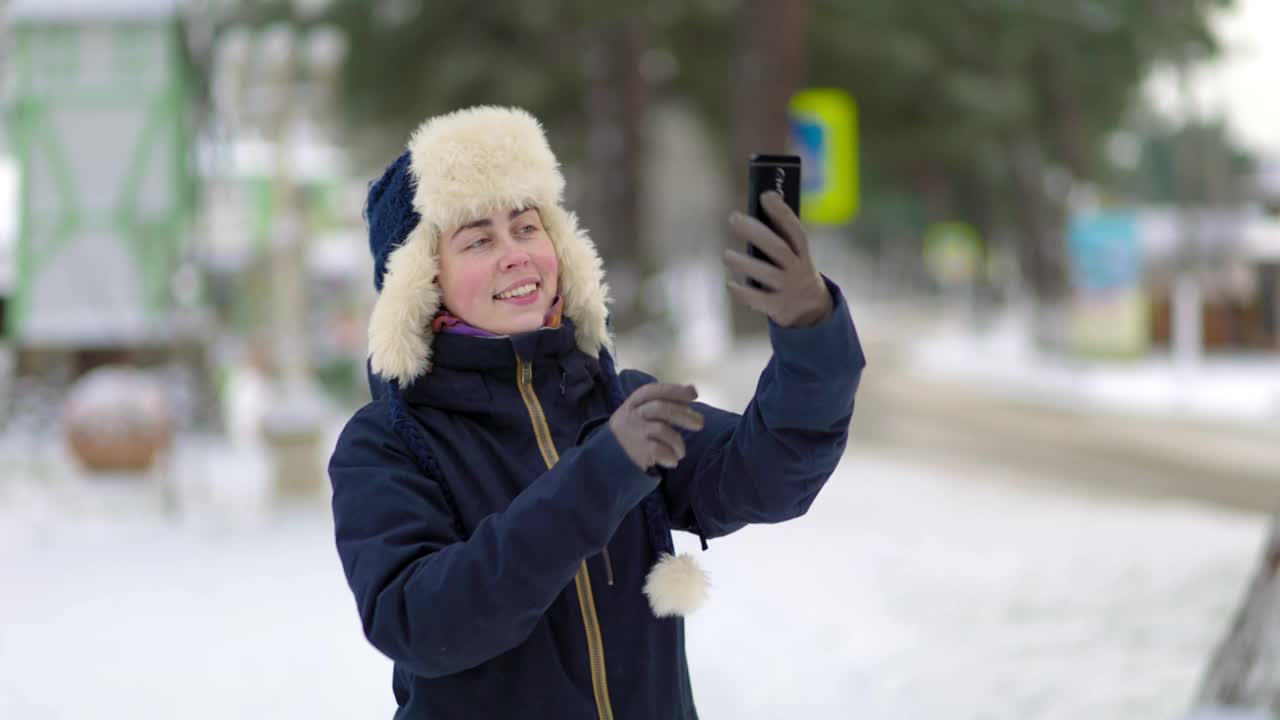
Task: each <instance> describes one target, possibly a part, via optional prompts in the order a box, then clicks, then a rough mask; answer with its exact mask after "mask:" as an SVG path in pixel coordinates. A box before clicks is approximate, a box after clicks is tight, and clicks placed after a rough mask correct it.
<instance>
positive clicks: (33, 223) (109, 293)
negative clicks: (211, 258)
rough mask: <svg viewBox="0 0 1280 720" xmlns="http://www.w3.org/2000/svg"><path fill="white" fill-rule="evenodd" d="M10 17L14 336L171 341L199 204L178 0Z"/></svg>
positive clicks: (17, 10)
mask: <svg viewBox="0 0 1280 720" xmlns="http://www.w3.org/2000/svg"><path fill="white" fill-rule="evenodd" d="M103 5H106V6H108V7H103ZM11 21H12V24H13V25H12V38H13V40H14V47H13V50H12V55H11V59H12V62H13V63H14V70H15V83H14V92H13V96H12V98H11V104H10V107H9V108H8V113H7V119H8V121H9V123H10V138H11V141H12V146H13V149H14V151H15V153H16V155H17V157H18V168H19V179H20V180H19V187H20V190H19V214H20V215H19V222H18V238H17V270H16V277H15V283H14V297H13V301H12V306H11V308H10V313H9V318H8V320H9V322H8V323H7V326H8V327H7V330H8V333H9V334H10V335H11V337H12V339H13V340H14V341H15V343H16V344H17V345H19V346H25V347H44V348H66V349H78V348H93V347H136V346H155V345H165V344H167V340H168V339H169V338H170V337H171V336H172V327H171V326H172V323H171V313H172V309H173V301H172V292H171V289H170V284H171V277H172V274H173V270H174V269H175V267H176V265H177V262H178V260H179V256H180V252H181V250H182V247H183V244H184V243H185V242H186V239H187V236H188V235H189V233H190V227H191V215H192V205H193V202H192V199H193V192H192V189H193V173H192V169H191V162H190V159H191V155H192V153H191V150H190V148H191V147H192V140H191V132H190V126H191V124H190V122H189V120H188V107H189V105H190V103H189V92H190V90H189V88H190V86H191V83H190V82H189V77H188V72H189V71H188V65H187V63H186V62H185V59H184V54H183V51H182V42H181V34H180V28H179V18H178V14H177V4H176V1H175V0H120V2H115V3H95V2H88V1H87V0H81V1H80V2H75V1H73V0H17V2H15V3H14V5H13V6H12V9H11Z"/></svg>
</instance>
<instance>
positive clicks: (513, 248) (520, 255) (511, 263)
mask: <svg viewBox="0 0 1280 720" xmlns="http://www.w3.org/2000/svg"><path fill="white" fill-rule="evenodd" d="M505 250H506V252H504V253H502V260H501V263H502V267H503V268H512V267H518V266H520V265H527V264H528V263H529V253H528V252H526V251H525V249H524V248H522V247H520V246H519V245H517V244H516V243H515V242H514V241H510V240H508V241H507V242H506V248H505Z"/></svg>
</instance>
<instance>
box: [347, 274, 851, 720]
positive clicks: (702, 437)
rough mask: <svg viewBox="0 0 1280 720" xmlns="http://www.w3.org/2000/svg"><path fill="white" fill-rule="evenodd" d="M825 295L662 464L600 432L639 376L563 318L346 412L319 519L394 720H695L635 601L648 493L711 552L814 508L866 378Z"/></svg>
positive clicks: (840, 311) (669, 653)
mask: <svg viewBox="0 0 1280 720" xmlns="http://www.w3.org/2000/svg"><path fill="white" fill-rule="evenodd" d="M828 287H829V288H830V290H831V292H832V295H833V298H834V300H835V303H834V305H835V307H834V311H833V312H832V314H831V316H830V317H828V318H827V319H826V320H824V321H823V322H821V323H820V324H819V325H817V326H815V327H812V328H783V327H779V326H777V325H774V324H773V323H770V326H769V334H770V339H771V341H772V343H773V350H774V354H773V357H772V359H771V360H770V361H769V363H768V366H767V367H766V368H765V369H764V371H763V372H762V373H761V375H760V380H759V385H758V387H757V389H756V393H755V397H754V398H753V399H752V400H751V402H750V404H749V405H748V406H747V408H746V410H745V412H744V414H743V415H741V416H739V415H737V414H735V413H732V412H727V411H724V410H720V409H717V408H714V407H710V406H707V405H705V404H701V403H695V407H696V408H697V409H698V410H699V411H700V412H702V413H703V414H704V415H705V417H706V424H705V427H704V428H703V429H702V430H701V431H698V432H696V433H692V432H685V433H684V434H685V437H686V442H687V446H688V453H687V455H686V457H685V458H684V459H683V461H681V463H680V464H679V466H678V467H677V468H675V469H674V470H670V471H663V472H661V473H655V474H653V475H650V474H647V473H645V472H642V471H641V470H639V469H637V468H636V466H635V465H634V464H633V463H632V462H631V460H630V459H629V458H628V457H627V455H626V453H625V452H624V451H623V450H622V447H621V446H620V445H619V444H618V442H617V440H616V438H615V437H614V436H613V433H612V432H611V431H610V430H609V427H608V424H607V423H606V422H604V421H605V420H606V419H607V418H608V416H609V414H610V413H611V412H612V411H613V409H614V407H616V405H617V404H618V403H619V402H620V400H621V398H622V397H624V396H625V395H626V394H629V393H631V392H632V391H634V390H635V389H636V388H638V387H640V386H641V385H643V384H645V383H649V382H653V380H654V378H652V377H651V376H649V375H646V374H644V373H641V372H637V371H634V370H626V371H623V372H622V373H620V374H615V372H614V371H613V365H612V360H611V359H610V358H609V356H608V354H607V352H602V355H601V358H600V359H599V360H597V359H593V358H591V357H590V356H588V355H587V354H585V353H584V352H582V351H581V350H579V349H578V348H577V347H576V345H575V342H574V330H573V326H572V323H571V322H568V321H566V322H565V323H564V325H562V326H561V327H560V328H557V329H542V330H537V331H534V332H530V333H524V334H520V335H515V336H511V337H503V338H483V337H472V336H467V335H452V334H440V335H437V336H435V338H434V341H433V342H434V357H433V367H432V370H431V372H430V373H428V374H426V375H424V376H422V377H420V378H419V379H417V380H416V381H415V382H414V383H413V384H412V385H410V386H408V387H405V388H400V389H399V390H398V392H378V393H377V394H378V395H379V397H378V398H377V399H375V400H374V401H373V402H371V403H370V404H368V405H366V406H365V407H363V408H362V409H361V410H359V411H358V412H357V413H356V414H355V415H354V416H353V417H352V418H351V420H350V421H349V422H348V424H347V426H346V428H345V429H344V430H343V432H342V435H341V438H340V439H339V441H338V445H337V448H336V450H335V451H334V453H333V457H332V459H331V461H330V464H329V473H330V477H331V480H332V484H333V514H334V523H335V531H336V537H337V547H338V553H339V555H340V556H341V560H342V565H343V569H344V571H345V573H346V577H347V580H348V582H349V584H350V586H351V590H352V592H353V593H354V595H355V600H356V605H357V608H358V610H359V613H360V618H361V622H362V624H363V627H364V632H365V635H366V636H367V637H368V639H369V641H370V642H371V643H372V644H373V645H374V646H375V647H376V648H377V649H378V650H380V651H381V652H382V653H384V654H385V655H386V656H387V657H389V658H391V659H392V660H393V661H394V664H395V667H394V671H393V680H392V684H393V690H394V693H395V697H396V700H397V701H398V703H399V710H398V712H397V713H396V717H397V718H405V719H408V718H415V719H419V718H420V719H424V720H425V719H427V718H432V719H435V718H487V719H494V720H496V719H499V718H533V717H538V718H541V717H546V718H564V719H569V718H572V719H581V720H588V719H598V720H607V719H608V718H619V719H620V720H632V719H636V718H696V717H697V712H696V710H695V708H694V702H693V694H692V692H691V689H690V681H689V673H688V668H687V664H686V660H685V648H684V624H683V620H682V619H680V618H663V619H658V618H656V617H654V615H653V612H652V611H651V610H650V608H649V605H648V603H647V602H646V599H645V597H644V595H643V594H642V592H641V586H642V584H643V582H644V579H645V574H646V572H647V571H648V569H649V568H650V566H651V565H653V563H654V560H655V557H656V554H657V553H658V552H660V551H669V548H662V547H655V545H657V544H659V543H657V542H655V541H654V540H653V536H652V534H651V533H650V532H649V531H648V530H647V527H648V526H647V525H646V519H645V517H644V512H645V510H644V507H645V506H646V505H647V504H646V503H644V502H642V501H643V500H644V499H645V498H646V496H648V495H650V494H651V493H658V495H657V496H656V497H657V499H659V500H660V501H661V502H660V503H659V507H662V508H665V510H666V514H667V515H668V516H669V520H670V524H671V527H673V528H675V529H678V530H685V531H689V532H694V533H697V534H699V535H700V536H701V537H702V538H703V539H704V542H705V540H706V539H710V538H716V537H720V536H723V535H727V534H728V533H731V532H733V531H735V530H737V529H738V528H741V527H742V526H744V525H746V524H748V523H776V522H781V521H784V520H788V519H791V518H794V517H798V516H800V515H802V514H804V513H805V512H806V511H807V510H808V508H809V506H810V504H811V503H812V502H813V500H814V498H815V496H816V495H817V493H818V491H819V490H820V489H821V488H822V485H823V483H824V482H825V481H826V480H827V478H828V477H829V476H830V474H831V472H832V471H833V470H834V469H835V467H836V463H837V461H838V460H839V459H840V456H841V454H842V452H843V450H844V447H845V442H846V439H847V433H848V428H849V423H850V418H851V416H852V413H853V404H854V393H855V391H856V389H857V386H858V380H859V378H860V375H861V371H862V368H863V366H864V364H865V362H864V359H863V354H862V350H861V346H860V345H859V342H858V338H857V334H856V331H855V330H854V327H853V322H852V320H851V319H850V316H849V311H848V308H847V306H846V304H845V301H844V298H843V296H842V294H841V293H840V291H839V289H838V288H837V287H836V286H835V285H834V284H833V283H831V282H830V281H828ZM548 441H549V442H548ZM548 446H550V447H548ZM548 465H551V467H550V468H549V469H548ZM668 542H669V535H668ZM584 562H585V565H584Z"/></svg>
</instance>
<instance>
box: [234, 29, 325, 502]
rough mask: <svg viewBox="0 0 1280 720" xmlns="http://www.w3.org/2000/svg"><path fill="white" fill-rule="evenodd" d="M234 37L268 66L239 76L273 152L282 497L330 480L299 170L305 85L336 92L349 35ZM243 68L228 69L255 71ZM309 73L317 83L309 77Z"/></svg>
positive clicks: (278, 481) (274, 421) (311, 492)
mask: <svg viewBox="0 0 1280 720" xmlns="http://www.w3.org/2000/svg"><path fill="white" fill-rule="evenodd" d="M242 37H248V39H247V40H241V39H240V38H242ZM228 38H229V41H230V42H232V43H233V46H232V51H231V52H229V53H228V55H229V56H232V57H238V58H240V62H241V63H243V62H244V61H245V60H247V57H248V56H249V55H250V54H251V53H248V52H245V51H244V49H243V48H240V47H238V45H239V44H247V45H249V46H251V47H252V48H254V49H256V51H257V55H258V58H259V60H260V63H261V68H262V70H263V72H262V74H261V75H259V77H258V79H257V81H256V84H254V85H253V86H251V87H246V86H245V85H244V84H240V83H237V84H239V87H238V88H237V90H238V91H239V92H238V93H237V94H243V93H244V92H245V91H248V93H249V95H250V98H249V99H248V101H247V102H239V103H237V105H238V109H244V110H248V111H249V112H251V113H253V114H254V115H256V116H257V119H258V120H259V122H258V123H257V124H258V126H259V127H260V128H261V129H262V130H263V131H265V135H266V136H267V139H268V140H269V145H270V147H271V153H272V158H271V168H272V170H271V188H272V197H273V200H274V202H273V204H272V207H273V214H272V222H271V234H270V242H269V244H268V247H267V251H268V253H269V256H268V260H269V262H268V267H269V268H270V273H271V281H270V290H269V293H268V297H269V301H270V309H269V325H268V326H269V327H270V329H271V334H272V355H273V356H274V359H275V366H276V369H277V372H278V383H277V384H276V387H277V392H276V397H275V398H273V400H272V402H271V403H270V406H269V409H268V411H267V413H266V415H265V417H264V418H263V427H262V429H263V434H264V436H265V438H266V440H267V443H268V447H269V448H270V449H271V454H272V461H273V466H274V473H275V477H274V484H275V490H276V495H277V497H278V498H281V499H287V498H296V497H306V496H317V495H321V494H323V492H324V490H325V489H326V488H327V481H326V478H325V473H324V467H323V457H322V448H321V442H322V440H323V436H324V419H325V412H324V403H323V402H322V401H321V393H320V391H319V389H318V387H317V386H316V383H315V381H314V379H313V377H312V374H311V367H310V358H309V355H310V352H309V345H310V343H309V340H308V336H307V292H306V284H307V283H306V280H307V278H306V272H307V270H306V268H307V263H306V258H307V252H306V246H307V221H306V218H305V217H304V210H303V207H302V204H303V202H302V197H301V195H300V192H299V187H298V177H297V168H298V166H299V162H300V158H299V155H298V147H299V144H300V142H301V140H302V138H301V137H300V135H301V133H300V126H301V125H302V124H303V121H304V120H306V119H307V117H306V113H300V112H298V110H299V108H300V107H302V106H304V105H305V104H306V101H305V98H304V97H302V96H301V93H300V92H299V90H300V89H307V90H310V91H311V92H314V93H318V94H319V95H320V96H321V97H326V98H327V97H328V96H329V95H330V93H329V92H327V88H326V86H327V85H329V84H332V83H333V82H334V81H335V78H336V74H337V72H336V70H337V68H338V67H340V66H341V62H342V59H343V55H344V53H345V43H344V41H343V38H342V36H341V34H340V33H339V32H338V31H337V30H334V29H330V28H320V29H317V30H312V31H311V32H309V33H308V34H306V35H305V36H301V37H300V36H299V34H298V33H297V32H296V31H295V29H294V28H293V27H292V26H290V25H288V24H284V23H279V24H275V25H271V26H269V27H267V28H265V29H263V30H261V31H259V32H256V33H250V32H247V31H242V32H241V33H233V34H231V35H229V36H228ZM236 64H238V63H233V65H236ZM243 69H244V68H243V66H240V67H231V68H227V69H226V71H227V72H231V73H235V74H236V75H239V77H240V78H247V74H245V73H243V72H242V71H243ZM304 77H305V78H307V79H308V80H309V81H310V83H309V85H304V84H303V79H304ZM313 114H315V113H313Z"/></svg>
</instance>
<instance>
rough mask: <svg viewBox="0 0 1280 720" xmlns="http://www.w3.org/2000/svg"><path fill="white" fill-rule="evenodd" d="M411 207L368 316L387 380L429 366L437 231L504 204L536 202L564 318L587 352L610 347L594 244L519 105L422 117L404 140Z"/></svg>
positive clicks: (376, 366) (405, 381)
mask: <svg viewBox="0 0 1280 720" xmlns="http://www.w3.org/2000/svg"><path fill="white" fill-rule="evenodd" d="M409 150H410V173H411V174H412V175H413V179H414V184H415V189H414V198H413V204H414V208H415V209H416V210H417V211H418V212H419V213H420V214H421V215H422V221H421V222H420V223H419V224H418V226H417V227H416V228H414V230H413V231H412V232H410V233H409V236H408V237H407V238H406V239H405V241H404V243H403V244H402V245H401V246H400V247H399V248H396V249H395V250H393V251H392V252H391V253H390V254H389V255H388V257H387V272H386V275H385V276H384V277H383V285H382V293H381V294H380V295H379V296H378V299H377V301H376V302H375V303H374V306H373V313H372V315H371V317H370V318H369V359H370V364H371V367H372V368H373V371H374V372H375V373H376V374H378V375H380V376H382V377H383V378H384V379H395V380H398V381H399V382H400V385H401V386H402V387H403V386H407V385H409V384H410V383H412V382H413V381H414V380H415V379H416V378H418V377H420V376H422V375H423V374H424V373H427V372H429V371H430V369H431V340H432V333H431V319H432V318H433V317H435V314H436V311H438V310H439V309H440V289H439V287H438V286H437V285H436V284H435V278H436V273H437V271H438V266H437V261H436V258H437V251H438V245H439V235H440V232H441V231H443V230H447V229H449V228H452V227H454V226H456V225H460V224H462V223H463V222H467V221H469V220H472V219H475V218H476V217H480V216H482V215H486V214H488V213H490V212H493V211H494V210H495V209H501V208H505V207H537V208H538V210H539V213H540V215H541V216H542V222H543V226H544V227H545V228H546V230H547V235H548V236H549V237H550V238H551V242H552V244H553V245H554V246H555V249H556V259H557V261H558V262H559V265H560V277H559V290H560V296H561V298H562V299H563V300H564V316H565V317H566V318H569V319H570V320H572V321H573V324H574V327H575V338H576V340H577V343H578V347H579V348H581V349H582V351H583V352H585V353H587V354H588V355H590V356H591V357H599V354H600V349H601V348H606V349H609V350H610V351H612V349H613V342H612V339H611V338H610V337H609V332H608V328H607V326H606V323H605V319H606V317H607V313H608V309H607V305H608V292H609V288H608V285H606V284H605V282H604V268H603V267H602V266H601V262H600V256H599V254H598V253H597V252H596V248H595V244H594V243H592V242H591V238H590V237H588V235H587V233H586V231H584V230H582V229H580V228H579V227H578V221H577V218H576V217H575V216H574V215H573V213H570V212H567V211H565V210H564V208H562V207H561V205H560V201H561V196H562V195H563V192H564V177H563V176H562V175H561V174H560V168H559V164H558V163H557V161H556V158H555V155H553V154H552V152H551V148H550V146H549V145H548V144H547V140H546V137H545V136H544V135H543V132H542V127H541V126H540V125H539V124H538V121H537V120H535V119H534V118H533V116H531V115H529V114H528V113H527V112H525V111H523V110H516V109H509V108H497V107H478V108H470V109H467V110H459V111H457V112H454V113H450V114H448V115H442V116H440V117H436V118H432V119H430V120H427V121H426V122H424V123H423V124H422V126H421V127H419V128H418V129H417V130H416V131H415V132H414V133H413V137H412V138H411V139H410V141H409Z"/></svg>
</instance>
